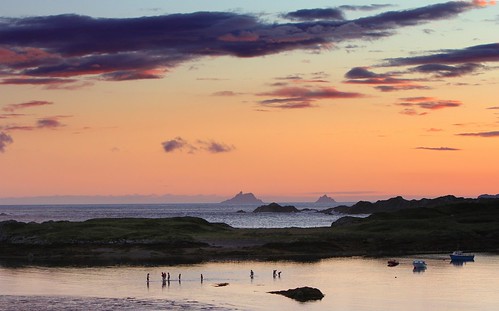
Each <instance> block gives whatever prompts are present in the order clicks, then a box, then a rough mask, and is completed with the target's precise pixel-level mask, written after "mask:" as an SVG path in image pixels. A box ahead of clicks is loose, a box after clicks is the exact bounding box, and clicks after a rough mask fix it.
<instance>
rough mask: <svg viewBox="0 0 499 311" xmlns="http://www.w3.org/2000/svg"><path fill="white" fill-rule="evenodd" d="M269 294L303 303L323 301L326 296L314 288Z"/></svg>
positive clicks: (301, 288) (299, 288)
mask: <svg viewBox="0 0 499 311" xmlns="http://www.w3.org/2000/svg"><path fill="white" fill-rule="evenodd" d="M269 293H270V294H278V295H283V296H286V297H288V298H291V299H294V300H298V301H301V302H305V301H310V300H321V299H322V298H324V294H323V293H322V292H321V291H320V290H318V289H317V288H313V287H298V288H295V289H288V290H280V291H273V292H269Z"/></svg>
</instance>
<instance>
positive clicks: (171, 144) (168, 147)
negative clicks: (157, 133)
mask: <svg viewBox="0 0 499 311" xmlns="http://www.w3.org/2000/svg"><path fill="white" fill-rule="evenodd" d="M161 145H162V146H163V150H164V151H165V152H173V151H176V150H182V149H183V148H184V147H185V146H187V145H188V143H187V142H186V141H185V140H184V139H183V138H182V137H176V138H174V139H171V140H167V141H164V142H162V143H161Z"/></svg>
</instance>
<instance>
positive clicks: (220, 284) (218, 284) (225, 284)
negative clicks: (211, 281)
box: [213, 283, 229, 287]
mask: <svg viewBox="0 0 499 311" xmlns="http://www.w3.org/2000/svg"><path fill="white" fill-rule="evenodd" d="M228 285H229V283H216V284H215V285H213V286H215V287H224V286H228Z"/></svg>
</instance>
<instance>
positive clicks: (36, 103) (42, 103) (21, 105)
mask: <svg viewBox="0 0 499 311" xmlns="http://www.w3.org/2000/svg"><path fill="white" fill-rule="evenodd" d="M52 104H53V102H49V101H44V100H33V101H29V102H26V103H19V104H10V105H7V106H5V107H4V108H3V109H2V110H3V111H7V112H14V111H16V110H19V109H26V108H32V107H40V106H46V105H52Z"/></svg>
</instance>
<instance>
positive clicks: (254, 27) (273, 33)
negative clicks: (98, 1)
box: [0, 1, 475, 84]
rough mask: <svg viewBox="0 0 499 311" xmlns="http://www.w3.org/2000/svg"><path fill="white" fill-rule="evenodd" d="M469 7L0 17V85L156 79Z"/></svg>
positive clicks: (369, 34) (386, 31)
mask: <svg viewBox="0 0 499 311" xmlns="http://www.w3.org/2000/svg"><path fill="white" fill-rule="evenodd" d="M474 7H475V6H474V5H473V4H472V3H470V2H466V1H450V2H446V3H441V4H436V5H430V6H425V7H420V8H416V9H412V10H404V11H392V12H386V13H382V14H378V15H373V16H368V17H364V18H360V19H353V20H319V21H304V22H295V23H293V22H291V23H266V22H264V21H262V20H259V19H258V18H257V17H256V16H253V15H249V14H237V13H233V12H196V13H189V14H171V15H161V16H152V17H151V16H147V17H137V18H92V17H88V16H80V15H56V16H37V17H23V18H2V19H0V71H1V72H2V73H3V77H4V80H3V81H2V82H0V83H10V84H12V83H23V82H22V81H21V80H25V82H24V83H31V84H37V83H43V81H45V82H47V83H53V82H56V81H62V80H53V79H69V78H73V79H76V78H78V77H81V76H94V77H95V76H96V77H97V78H98V79H104V80H111V81H123V80H132V79H154V78H160V77H162V76H163V74H164V73H166V72H167V71H168V70H169V69H171V68H173V67H175V66H177V65H178V64H179V63H182V62H185V61H188V60H193V59H196V58H199V57H205V56H225V55H230V56H236V57H257V56H264V55H269V54H275V53H280V52H285V51H291V50H297V49H309V50H316V49H317V48H320V47H321V46H322V45H324V44H326V45H328V44H330V43H338V42H342V41H345V40H351V39H376V38H382V37H386V36H389V35H391V34H393V33H394V32H395V31H397V30H398V28H400V27H404V26H412V25H419V24H423V23H428V22H431V21H433V20H440V19H447V18H452V17H454V16H456V15H457V14H459V13H462V12H465V11H467V10H471V9H473V8H474ZM323 12H325V11H323ZM41 79H49V80H41Z"/></svg>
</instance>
